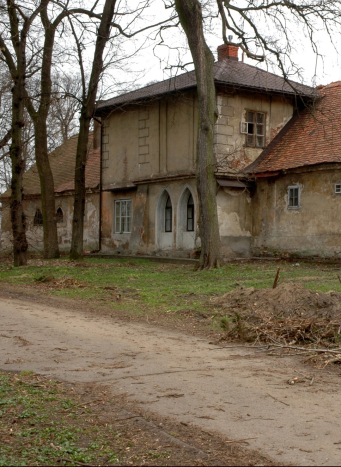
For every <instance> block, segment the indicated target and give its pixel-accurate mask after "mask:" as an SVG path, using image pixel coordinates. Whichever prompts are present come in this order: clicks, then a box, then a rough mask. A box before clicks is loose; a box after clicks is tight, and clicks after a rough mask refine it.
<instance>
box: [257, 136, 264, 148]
mask: <svg viewBox="0 0 341 467" xmlns="http://www.w3.org/2000/svg"><path fill="white" fill-rule="evenodd" d="M256 146H257V148H263V147H264V146H265V144H264V136H257V137H256Z"/></svg>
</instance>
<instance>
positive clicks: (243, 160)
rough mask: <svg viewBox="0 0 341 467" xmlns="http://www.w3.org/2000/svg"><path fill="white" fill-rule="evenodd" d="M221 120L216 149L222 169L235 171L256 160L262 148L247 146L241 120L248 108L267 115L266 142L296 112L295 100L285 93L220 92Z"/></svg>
mask: <svg viewBox="0 0 341 467" xmlns="http://www.w3.org/2000/svg"><path fill="white" fill-rule="evenodd" d="M217 105H218V114H219V117H218V120H217V122H216V126H215V137H214V143H215V144H214V151H215V154H216V158H217V162H218V170H219V172H225V171H227V172H236V171H239V170H240V169H242V168H243V167H245V166H247V165H248V164H250V163H251V162H253V161H254V160H255V159H256V158H257V157H258V156H259V155H260V153H261V152H262V148H249V147H244V146H245V135H243V134H241V132H240V122H242V121H245V117H246V111H247V110H252V111H256V112H264V113H265V116H266V128H265V136H266V145H267V144H269V142H270V141H271V140H272V139H273V138H274V137H275V136H276V134H277V133H278V132H279V131H280V130H281V129H282V128H283V126H284V125H285V124H286V123H287V122H288V121H289V120H290V118H291V117H292V115H293V104H292V101H291V100H289V99H286V98H284V97H282V96H269V95H265V94H264V95H263V94H251V93H250V94H248V93H240V94H236V95H228V94H223V93H218V95H217Z"/></svg>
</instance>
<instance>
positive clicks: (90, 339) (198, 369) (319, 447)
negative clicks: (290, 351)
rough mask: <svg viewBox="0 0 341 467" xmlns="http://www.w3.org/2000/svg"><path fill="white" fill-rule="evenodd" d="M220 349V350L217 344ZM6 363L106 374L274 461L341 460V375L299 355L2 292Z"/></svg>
mask: <svg viewBox="0 0 341 467" xmlns="http://www.w3.org/2000/svg"><path fill="white" fill-rule="evenodd" d="M212 349H214V350H212ZM0 368H1V369H3V370H33V371H35V372H37V373H41V374H45V375H51V376H53V377H54V378H59V379H62V380H67V381H87V382H90V381H99V382H101V381H103V382H105V383H106V384H108V383H109V385H111V386H112V390H113V391H114V392H115V393H127V394H129V397H130V398H132V399H133V400H136V401H138V402H139V403H140V404H143V407H145V408H147V409H149V410H152V411H155V412H158V413H159V414H160V415H162V416H170V417H173V418H176V419H177V420H179V421H183V422H186V423H193V424H196V425H199V426H201V427H203V428H204V429H207V430H216V431H219V432H221V433H223V434H225V435H227V436H228V437H230V438H232V439H240V438H253V437H254V438H256V439H254V440H250V445H251V447H253V448H256V449H259V450H260V451H262V452H264V453H267V454H269V455H270V456H272V457H273V458H274V462H276V461H277V462H288V463H293V464H296V465H341V429H340V416H339V408H340V406H341V391H340V383H341V379H340V377H338V376H337V375H329V374H326V373H324V374H323V375H322V374H317V376H316V379H315V382H314V384H313V385H312V386H309V383H308V381H307V382H306V383H302V384H295V385H293V386H290V385H288V384H287V380H288V379H289V378H292V377H294V376H298V375H297V374H296V373H295V372H294V370H298V371H303V372H304V373H305V372H307V371H309V369H307V367H303V366H301V365H300V363H299V362H298V361H297V359H294V358H287V357H286V358H278V357H269V356H264V354H260V353H259V352H256V351H254V350H253V349H251V348H250V349H247V348H242V347H233V348H229V349H223V350H221V349H215V347H214V346H212V345H209V343H208V342H207V341H206V340H205V339H201V338H197V337H191V336H186V335H184V334H181V333H177V332H175V331H174V332H172V331H169V330H166V329H162V328H157V327H156V326H152V325H148V324H146V325H143V324H136V323H133V324H128V323H123V322H120V321H118V320H114V319H113V318H107V317H99V318H94V317H93V316H91V315H90V314H87V313H86V311H84V313H81V312H79V311H71V310H67V309H59V308H52V307H47V306H45V305H41V304H36V303H31V302H22V301H19V300H12V299H3V298H0Z"/></svg>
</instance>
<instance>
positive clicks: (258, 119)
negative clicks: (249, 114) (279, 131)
mask: <svg viewBox="0 0 341 467" xmlns="http://www.w3.org/2000/svg"><path fill="white" fill-rule="evenodd" d="M264 116H265V115H264V114H261V113H257V123H264Z"/></svg>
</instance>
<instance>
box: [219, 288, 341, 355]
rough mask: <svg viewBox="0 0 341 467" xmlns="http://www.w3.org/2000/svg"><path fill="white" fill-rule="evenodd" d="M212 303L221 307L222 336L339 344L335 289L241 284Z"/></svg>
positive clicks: (339, 305)
mask: <svg viewBox="0 0 341 467" xmlns="http://www.w3.org/2000/svg"><path fill="white" fill-rule="evenodd" d="M212 303H213V304H214V306H215V307H219V308H222V312H221V313H220V315H221V316H222V317H221V327H222V328H223V329H224V330H225V331H226V334H225V338H240V339H243V340H246V341H248V342H266V343H269V344H270V343H271V344H276V343H277V344H278V345H280V346H297V345H300V346H302V345H303V346H307V345H308V346H313V347H314V348H317V347H319V348H325V349H335V348H336V347H339V346H340V344H341V334H340V333H341V293H338V292H327V293H321V292H314V291H312V290H309V289H306V288H305V287H303V286H302V285H301V284H299V283H294V282H289V283H282V284H280V285H279V286H278V287H277V288H275V289H261V290H255V289H254V288H243V287H240V288H238V289H236V290H233V291H232V292H229V293H226V294H225V295H223V296H222V297H219V298H215V299H213V300H212ZM333 353H335V350H334V351H333ZM340 354H341V349H340ZM340 360H341V356H340Z"/></svg>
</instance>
